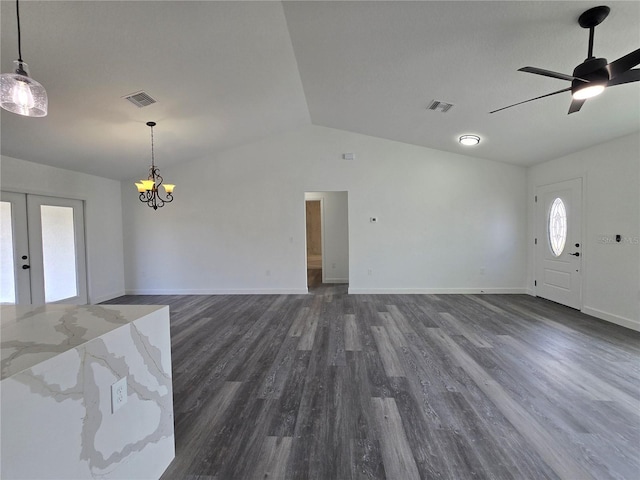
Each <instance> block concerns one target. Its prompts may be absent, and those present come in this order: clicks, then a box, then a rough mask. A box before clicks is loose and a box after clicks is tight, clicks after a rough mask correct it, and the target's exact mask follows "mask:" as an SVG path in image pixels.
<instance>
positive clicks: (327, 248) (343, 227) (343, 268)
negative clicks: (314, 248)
mask: <svg viewBox="0 0 640 480" xmlns="http://www.w3.org/2000/svg"><path fill="white" fill-rule="evenodd" d="M304 197H305V200H322V208H323V212H322V219H323V225H322V262H323V265H324V268H323V271H322V273H323V277H324V278H323V280H322V281H323V282H324V283H349V198H348V197H349V195H348V193H347V192H305V195H304Z"/></svg>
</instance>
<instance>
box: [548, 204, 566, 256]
mask: <svg viewBox="0 0 640 480" xmlns="http://www.w3.org/2000/svg"><path fill="white" fill-rule="evenodd" d="M566 242H567V209H566V208H565V206H564V202H563V201H562V200H561V199H560V198H556V199H555V200H554V201H553V203H552V204H551V209H550V210H549V246H550V247H551V252H552V253H553V255H554V256H556V257H559V256H560V254H561V253H562V251H563V250H564V245H565V243H566Z"/></svg>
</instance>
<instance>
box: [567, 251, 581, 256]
mask: <svg viewBox="0 0 640 480" xmlns="http://www.w3.org/2000/svg"><path fill="white" fill-rule="evenodd" d="M569 255H573V256H574V257H579V256H580V252H576V253H570V254H569Z"/></svg>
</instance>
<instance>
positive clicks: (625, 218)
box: [527, 134, 640, 330]
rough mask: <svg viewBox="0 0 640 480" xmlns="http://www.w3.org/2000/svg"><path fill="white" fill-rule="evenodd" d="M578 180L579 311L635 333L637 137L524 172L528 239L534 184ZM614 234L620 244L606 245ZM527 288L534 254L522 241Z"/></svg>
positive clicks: (639, 211)
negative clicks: (580, 220)
mask: <svg viewBox="0 0 640 480" xmlns="http://www.w3.org/2000/svg"><path fill="white" fill-rule="evenodd" d="M578 177H581V178H582V179H583V194H584V195H583V209H582V212H583V213H582V218H583V222H584V225H583V227H584V228H583V231H584V233H585V236H584V238H583V242H582V245H583V248H582V252H583V256H582V258H583V308H582V311H584V312H585V313H588V314H589V315H593V316H596V317H599V318H602V319H604V320H608V321H611V322H614V323H618V324H621V325H625V326H627V327H630V328H634V329H636V330H640V245H639V244H640V241H639V239H640V135H639V134H634V135H629V136H626V137H622V138H619V139H617V140H613V141H610V142H607V143H603V144H600V145H597V146H595V147H592V148H589V149H587V150H583V151H581V152H576V153H573V154H571V155H567V156H565V157H562V158H559V159H557V160H553V161H550V162H546V163H543V164H541V165H536V166H534V167H531V168H530V169H529V171H528V184H529V185H528V189H529V201H528V209H529V218H530V220H531V221H530V222H529V233H528V238H529V239H532V238H533V236H534V234H533V225H534V224H533V219H534V212H535V205H534V203H533V196H534V192H535V189H536V186H538V185H544V184H549V183H555V182H558V181H562V180H567V179H571V178H578ZM615 234H620V235H622V239H623V241H622V242H621V243H615V242H613V243H612V242H611V240H612V239H613V238H614V236H615ZM528 244H529V245H530V248H529V254H528V258H529V265H528V282H527V283H528V285H529V286H530V288H533V280H534V279H533V272H534V271H535V268H534V250H533V246H532V242H528Z"/></svg>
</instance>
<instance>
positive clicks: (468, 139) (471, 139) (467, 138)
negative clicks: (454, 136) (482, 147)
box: [459, 135, 480, 147]
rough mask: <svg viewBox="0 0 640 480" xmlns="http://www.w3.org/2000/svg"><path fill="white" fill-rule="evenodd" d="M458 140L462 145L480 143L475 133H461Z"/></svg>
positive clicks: (470, 145)
mask: <svg viewBox="0 0 640 480" xmlns="http://www.w3.org/2000/svg"><path fill="white" fill-rule="evenodd" d="M459 141H460V143H461V144H462V145H466V146H467V147H472V146H474V145H478V144H479V143H480V137H479V136H477V135H462V136H461V137H460V140H459Z"/></svg>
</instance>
